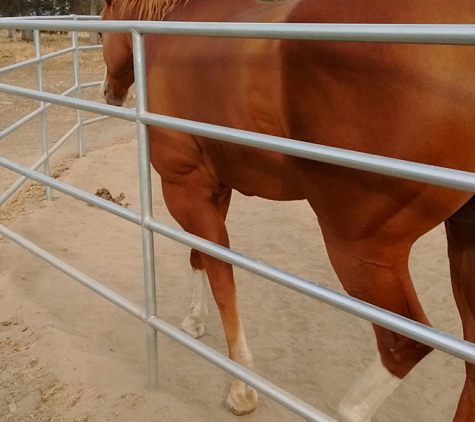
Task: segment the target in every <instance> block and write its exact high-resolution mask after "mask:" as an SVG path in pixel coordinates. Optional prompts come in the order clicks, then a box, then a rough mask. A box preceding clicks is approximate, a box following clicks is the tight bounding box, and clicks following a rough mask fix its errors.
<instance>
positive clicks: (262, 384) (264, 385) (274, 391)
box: [148, 317, 337, 422]
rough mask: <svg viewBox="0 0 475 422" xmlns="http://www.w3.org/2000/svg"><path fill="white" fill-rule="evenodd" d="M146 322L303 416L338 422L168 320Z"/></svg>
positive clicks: (316, 419) (153, 318) (306, 418)
mask: <svg viewBox="0 0 475 422" xmlns="http://www.w3.org/2000/svg"><path fill="white" fill-rule="evenodd" d="M148 324H149V325H151V326H152V327H153V328H155V329H156V330H157V331H160V332H161V333H162V334H165V335H166V336H168V337H170V338H171V339H173V340H175V341H176V342H178V343H180V344H181V345H182V346H185V347H186V348H188V349H190V350H192V351H193V352H195V353H196V354H197V355H199V356H201V357H203V358H205V359H206V360H207V361H208V362H211V363H212V364H214V365H216V366H217V367H219V368H221V369H223V370H224V371H226V372H228V373H229V374H231V375H233V376H235V377H236V378H239V379H240V380H242V381H244V382H245V383H246V384H248V385H250V386H251V387H254V388H255V389H256V390H257V391H260V392H261V393H263V394H265V395H266V396H267V397H270V398H271V399H273V400H274V401H276V402H277V403H279V404H281V405H282V406H284V407H286V408H287V409H289V410H291V411H293V412H294V413H295V414H296V415H298V416H300V417H302V418H303V419H305V420H307V421H312V422H337V421H335V419H333V418H331V417H330V416H328V415H326V414H324V413H322V412H320V411H318V410H317V409H315V408H314V407H311V406H309V405H308V404H307V403H305V402H304V401H302V400H300V399H298V398H297V397H295V396H293V395H291V394H290V393H287V392H286V391H284V390H282V389H281V388H279V387H276V386H275V385H273V384H271V383H270V382H269V381H267V380H265V379H264V378H262V377H260V376H258V375H256V374H255V373H253V372H251V371H250V370H249V369H246V368H244V367H243V366H241V365H238V364H237V363H236V362H234V361H232V360H231V359H228V358H226V357H224V356H223V355H221V354H220V353H218V352H216V351H215V350H213V349H212V348H211V347H208V346H206V345H205V344H203V343H201V342H199V341H197V340H195V339H194V338H193V337H190V336H189V335H188V334H185V333H183V332H182V331H180V330H179V329H178V328H175V327H173V326H172V325H170V324H168V323H167V322H165V321H163V320H161V319H159V318H157V317H152V318H150V319H149V321H148Z"/></svg>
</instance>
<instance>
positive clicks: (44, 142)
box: [33, 29, 51, 201]
mask: <svg viewBox="0 0 475 422" xmlns="http://www.w3.org/2000/svg"><path fill="white" fill-rule="evenodd" d="M33 37H34V41H35V54H36V58H37V59H40V61H39V62H38V64H37V65H36V73H37V77H38V91H40V92H44V81H43V61H41V32H40V31H39V30H38V29H35V30H34V32H33ZM40 109H41V115H40V121H41V147H42V149H43V155H45V156H46V161H45V163H44V164H43V169H44V173H45V175H46V176H49V175H50V165H49V157H48V130H47V126H46V108H45V103H44V101H40ZM46 198H47V199H48V201H51V188H50V187H49V186H46Z"/></svg>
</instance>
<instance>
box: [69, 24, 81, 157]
mask: <svg viewBox="0 0 475 422" xmlns="http://www.w3.org/2000/svg"><path fill="white" fill-rule="evenodd" d="M74 20H76V15H74ZM72 39H73V47H74V51H73V68H74V86H75V87H76V98H81V72H80V70H79V36H78V31H73V32H72ZM76 117H77V123H78V155H79V157H84V131H83V124H82V122H83V119H82V110H79V109H78V110H76Z"/></svg>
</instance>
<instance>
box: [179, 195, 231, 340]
mask: <svg viewBox="0 0 475 422" xmlns="http://www.w3.org/2000/svg"><path fill="white" fill-rule="evenodd" d="M231 193H232V191H231V189H223V191H222V192H221V195H220V197H219V199H218V201H217V207H218V211H219V213H220V214H221V215H222V217H223V219H226V216H227V213H228V210H229V204H230V202H231ZM190 264H191V268H192V269H193V297H192V299H191V305H190V313H189V314H188V315H187V316H186V318H185V319H184V320H183V322H182V323H181V328H182V330H183V331H184V332H185V333H187V334H188V335H190V336H191V337H193V338H200V337H203V335H204V333H205V323H206V317H207V316H208V305H207V302H206V297H207V294H206V287H207V285H208V283H209V280H208V275H207V274H206V270H205V268H204V265H203V261H202V259H201V255H200V253H199V252H198V251H197V250H196V249H192V250H191V253H190Z"/></svg>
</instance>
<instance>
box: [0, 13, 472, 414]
mask: <svg viewBox="0 0 475 422" xmlns="http://www.w3.org/2000/svg"><path fill="white" fill-rule="evenodd" d="M94 20H96V19H91V18H90V17H82V16H60V17H54V18H47V19H46V18H29V19H26V18H0V29H2V28H4V29H32V30H34V31H35V51H36V58H34V59H32V60H28V61H25V62H22V63H19V64H16V65H12V66H7V67H4V68H0V75H3V74H5V73H7V72H10V71H14V70H17V69H20V68H22V67H25V66H29V65H36V66H37V69H38V81H39V85H38V87H39V88H38V90H32V89H26V88H20V87H16V86H11V85H6V84H2V83H0V92H3V93H6V94H11V95H19V96H22V97H26V98H30V99H33V100H38V101H40V108H39V109H38V110H36V111H35V112H33V113H31V114H30V115H29V116H27V117H25V118H23V119H21V120H19V121H18V122H16V123H15V124H13V125H12V126H11V127H9V128H7V129H4V130H3V131H1V132H0V139H2V138H4V137H5V136H7V135H9V134H11V133H12V132H14V131H15V130H16V129H18V128H19V127H21V126H23V125H24V124H26V123H27V122H29V121H30V120H32V119H33V118H35V117H38V116H40V118H41V119H42V143H43V156H42V157H41V158H40V159H39V160H38V161H37V162H36V163H35V164H34V165H33V166H32V167H31V168H26V167H24V166H20V165H18V164H16V163H14V162H12V161H9V160H7V159H5V158H3V157H0V166H2V167H4V168H6V169H9V170H12V171H14V172H17V173H19V174H20V175H21V176H22V177H21V178H20V179H19V180H18V181H17V182H16V183H15V184H14V185H12V187H10V188H9V189H8V190H7V191H6V192H5V193H4V194H3V195H2V196H1V197H0V206H1V205H2V204H3V203H4V202H5V201H6V200H7V199H8V198H9V197H10V196H11V195H12V194H13V193H14V192H15V191H16V190H17V189H18V188H19V187H20V186H21V184H22V183H23V182H24V181H25V180H27V179H33V180H36V181H38V182H41V183H43V184H45V185H46V186H47V188H49V189H56V190H58V191H61V192H63V193H66V194H68V195H71V196H73V197H75V198H77V199H80V200H82V201H84V202H86V203H88V204H91V205H95V206H97V207H99V208H101V209H103V210H106V211H108V212H110V213H112V214H114V215H116V216H119V217H122V218H124V219H126V220H128V221H130V222H132V223H135V224H137V225H139V226H141V227H142V240H143V241H142V245H143V263H144V285H145V297H146V304H145V308H144V309H143V308H141V307H139V306H137V305H136V304H134V303H132V302H130V301H129V300H127V299H125V298H123V297H122V296H120V295H118V294H117V293H115V292H114V291H112V290H110V289H109V288H107V287H105V286H103V285H101V284H100V283H98V282H97V281H95V280H93V279H91V278H90V277H88V276H87V275H85V274H83V273H81V272H79V271H78V270H76V269H75V268H73V267H71V266H69V265H68V264H66V263H65V262H63V261H61V260H60V259H58V258H56V257H55V256H53V255H51V254H49V253H48V252H46V251H44V250H43V249H41V248H39V247H37V246H36V245H34V244H32V243H31V242H29V241H28V240H26V239H24V238H22V237H20V236H19V235H18V234H16V233H14V232H12V231H11V230H9V229H8V228H6V227H4V226H3V225H0V234H2V235H4V236H6V237H7V238H9V239H11V240H12V241H14V242H16V243H17V244H19V245H20V246H22V247H24V248H26V249H27V250H29V251H31V252H32V253H34V254H35V255H37V256H38V257H40V258H42V259H43V260H45V261H46V262H48V263H50V264H51V265H53V266H55V267H56V268H58V269H59V270H61V271H62V272H64V273H66V274H68V275H69V276H71V277H72V278H73V279H75V280H77V281H79V282H80V283H81V284H83V285H85V286H86V287H88V288H90V289H91V290H93V291H95V292H96V293H98V294H99V295H101V296H103V297H104V298H106V299H108V300H109V301H111V302H112V303H114V304H116V305H117V306H119V307H120V308H122V309H124V310H125V311H127V312H129V313H130V314H132V315H133V316H135V317H136V318H138V319H140V320H141V321H143V322H144V323H145V324H146V329H147V353H148V380H149V388H151V389H154V388H156V385H157V374H158V363H157V357H158V356H157V331H159V332H161V333H163V334H165V335H166V336H168V337H170V338H172V339H174V340H175V341H177V342H178V343H180V344H182V345H183V346H185V347H187V348H188V349H190V350H192V351H194V352H195V353H197V354H198V355H200V356H202V357H203V358H205V359H206V360H208V361H210V362H212V363H213V364H215V365H216V366H218V367H220V368H222V369H224V370H225V371H227V372H228V373H230V374H232V375H233V376H235V377H237V378H239V379H241V380H242V381H244V382H246V383H247V384H249V385H250V386H252V387H254V388H255V389H256V390H258V391H260V392H261V393H263V394H265V395H267V396H268V397H270V398H272V399H274V400H275V401H276V402H278V403H280V404H281V405H283V406H285V407H287V408H288V409H290V410H291V411H293V412H294V413H295V414H297V415H299V416H301V417H302V418H304V419H306V420H308V421H314V422H335V421H334V419H332V418H331V417H330V416H328V415H326V414H324V413H322V412H320V411H318V410H316V409H315V408H313V407H311V406H310V405H308V404H306V403H304V402H302V401H301V400H299V399H297V398H295V397H294V396H292V395H291V394H289V393H287V392H285V391H284V390H282V389H281V388H279V387H276V386H275V385H273V384H271V383H270V382H268V381H266V380H265V379H263V378H261V377H259V376H258V375H256V374H254V373H252V372H251V371H249V370H248V369H246V368H244V367H242V366H240V365H238V364H237V363H235V362H233V361H231V360H229V359H228V358H227V357H224V356H223V355H221V354H219V353H218V352H216V351H214V350H213V349H211V348H209V347H208V346H206V345H204V344H202V343H200V342H199V341H197V340H195V339H193V338H192V337H190V336H188V335H187V334H185V333H183V332H182V331H180V330H179V329H177V328H175V327H173V326H171V325H170V324H168V323H166V322H165V321H163V320H161V319H160V318H158V317H157V316H156V313H157V312H156V297H155V274H154V266H155V264H154V246H153V233H158V234H161V235H163V236H166V237H168V238H170V239H173V240H175V241H177V242H180V243H182V244H185V245H188V246H190V247H193V248H196V249H198V250H200V251H202V252H205V253H207V254H209V255H212V256H214V257H216V258H219V259H221V260H223V261H226V262H228V263H230V264H232V265H235V266H238V267H240V268H242V269H245V270H247V271H250V272H252V273H254V274H256V275H258V276H261V277H264V278H267V279H269V280H271V281H274V282H276V283H278V284H280V285H283V286H285V287H288V288H290V289H293V290H295V291H298V292H300V293H303V294H305V295H307V296H309V297H312V298H314V299H317V300H319V301H322V302H324V303H327V304H329V305H331V306H334V307H336V308H338V309H341V310H344V311H345V312H349V313H351V314H353V315H356V316H358V317H361V318H364V319H366V320H368V321H370V322H372V323H375V324H378V325H380V326H383V327H386V328H389V329H391V330H393V331H395V332H398V333H401V334H403V335H405V336H407V337H410V338H413V339H415V340H418V341H420V342H422V343H425V344H427V345H430V346H432V347H435V348H437V349H439V350H442V351H444V352H446V353H449V354H451V355H453V356H456V357H458V358H461V359H463V360H465V361H467V362H471V363H475V345H474V344H472V343H469V342H467V341H464V340H461V339H458V338H455V337H452V336H449V335H447V334H445V333H442V332H440V331H438V330H435V329H433V328H430V327H427V326H424V325H422V324H419V323H417V322H414V321H411V320H409V319H406V318H403V317H400V316H398V315H395V314H392V313H390V312H387V311H385V310H382V309H379V308H377V307H375V306H372V305H370V304H367V303H365V302H362V301H360V300H358V299H354V298H351V297H349V296H346V295H344V294H341V293H337V292H334V291H332V290H331V289H328V288H326V287H324V286H320V285H318V284H315V283H312V282H309V281H307V280H304V279H301V278H299V277H297V276H295V275H292V274H289V273H286V272H283V271H280V270H278V269H277V268H274V267H271V266H268V265H266V264H263V263H261V262H259V261H255V260H253V259H251V258H248V257H246V256H243V255H241V254H238V253H236V252H233V251H231V250H229V249H226V248H224V247H221V246H219V245H216V244H214V243H211V242H208V241H206V240H204V239H201V238H199V237H196V236H193V235H191V234H189V233H186V232H184V231H182V230H179V229H175V228H172V227H169V226H166V225H164V224H162V223H160V222H159V221H157V220H155V219H154V218H153V216H152V205H151V203H152V201H151V182H150V161H149V147H148V131H147V125H155V126H159V127H164V128H168V129H173V130H178V131H183V132H186V133H190V134H195V135H201V136H206V137H210V138H215V139H219V140H222V141H224V142H233V143H237V144H241V145H249V146H254V147H259V148H265V149H268V150H272V151H278V152H282V153H285V154H290V155H294V156H298V157H304V158H308V159H312V160H318V161H322V162H326V163H331V164H338V165H344V166H348V167H351V168H355V169H362V170H367V171H373V172H376V173H380V174H385V175H391V176H396V177H400V178H405V179H411V180H416V181H420V182H426V183H432V184H434V185H439V186H445V187H449V188H455V189H460V190H465V191H468V192H475V174H473V173H468V172H463V171H457V170H451V169H443V168H439V167H434V166H429V165H423V164H418V163H412V162H406V161H402V160H396V159H390V158H385V157H379V156H374V155H369V154H364V153H358V152H353V151H348V150H342V149H337V148H331V147H325V146H320V145H313V144H309V143H305V142H300V141H296V140H289V139H284V138H279V137H275V136H269V135H264V134H258V133H253V132H247V131H243V130H235V129H230V128H226V127H222V126H216V125H210V124H205V123H199V122H195V121H189V120H183V119H177V118H172V117H168V116H163V115H157V114H152V113H150V112H148V110H147V98H146V76H145V51H144V37H143V34H145V33H155V34H161V33H166V34H181V35H201V36H210V37H214V36H227V37H252V38H285V39H307V40H333V41H360V42H399V43H426V44H457V45H474V44H475V26H470V25H348V24H345V25H343V24H341V25H340V24H251V23H209V22H207V23H200V22H196V23H187V22H138V21H118V22H114V21H108V22H96V21H94ZM40 30H56V31H71V33H72V44H73V45H72V47H71V48H68V49H65V50H62V51H58V52H55V53H52V54H49V55H45V56H42V55H41V50H40V32H39V31H40ZM78 31H102V32H105V31H110V32H130V33H131V34H132V40H133V51H134V70H135V89H136V103H137V107H136V109H124V108H118V107H114V106H110V105H105V104H100V103H95V102H91V101H85V100H82V99H81V90H82V89H84V88H87V87H90V86H95V85H98V84H99V82H98V83H92V84H81V83H80V72H79V61H78V52H79V51H80V50H83V49H88V48H100V47H80V46H79V45H78ZM66 53H72V54H73V63H74V76H75V85H74V86H73V87H72V88H71V89H69V90H67V91H66V92H64V93H63V94H62V95H55V94H50V93H46V92H44V89H43V84H42V68H41V64H42V63H43V62H44V61H45V60H48V59H51V58H53V57H57V56H59V55H61V54H66ZM71 94H73V95H74V96H73V97H70V96H69V95H71ZM52 104H56V105H60V106H65V107H69V108H73V109H76V110H77V123H76V125H75V126H74V127H73V128H71V130H70V131H69V132H68V133H67V134H66V135H65V136H64V137H63V138H62V139H61V140H60V141H58V142H57V143H56V145H55V146H53V147H52V148H51V149H49V150H48V148H47V144H48V143H47V139H46V135H45V133H46V130H45V121H44V120H45V117H44V116H45V113H46V111H47V110H48V109H49V107H50V106H51V105H52ZM82 111H91V112H95V113H98V114H101V115H102V117H98V118H95V119H90V120H83V119H82ZM107 117H117V118H120V119H124V120H128V121H135V122H136V123H137V136H138V149H139V177H140V191H141V194H140V195H141V210H140V212H135V211H132V210H129V209H127V208H123V207H121V206H119V205H116V204H114V203H111V202H108V201H105V200H103V199H101V198H98V197H97V196H94V195H92V194H89V193H87V192H84V191H82V190H79V189H77V188H75V187H72V186H70V185H67V184H65V183H63V182H61V181H59V180H56V179H53V178H51V177H50V176H49V164H48V159H49V157H50V156H51V155H52V154H53V153H54V152H55V151H56V150H57V149H58V148H59V147H60V146H61V145H62V144H63V143H64V141H65V140H66V139H68V138H69V137H70V136H71V135H72V134H73V133H74V132H76V131H77V132H78V135H79V155H80V156H82V155H83V153H84V143H83V136H82V127H83V126H84V125H86V124H91V123H95V122H98V121H100V120H102V119H104V118H107ZM40 166H44V174H41V173H38V172H36V170H37V169H38V168H39V167H40ZM48 195H49V193H48Z"/></svg>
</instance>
